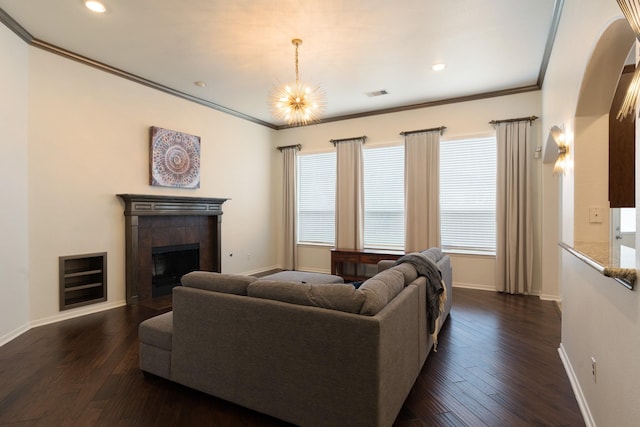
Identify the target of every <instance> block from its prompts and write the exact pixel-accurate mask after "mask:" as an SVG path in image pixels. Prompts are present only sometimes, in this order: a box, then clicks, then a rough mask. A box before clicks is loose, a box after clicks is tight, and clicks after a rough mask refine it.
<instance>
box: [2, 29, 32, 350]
mask: <svg viewBox="0 0 640 427" xmlns="http://www.w3.org/2000/svg"><path fill="white" fill-rule="evenodd" d="M28 67H29V51H28V48H27V46H26V45H25V44H24V43H23V42H22V40H20V39H19V38H18V37H17V36H16V35H15V34H13V33H12V32H11V31H10V30H9V29H7V28H6V27H5V26H3V25H0V135H2V136H0V153H2V154H1V155H0V182H2V185H0V199H2V208H1V209H0V236H2V237H0V345H2V344H3V343H5V342H6V341H8V340H10V339H12V338H14V337H15V336H16V335H17V334H19V333H21V332H22V331H24V330H25V328H26V327H27V323H28V320H29V273H28V264H29V261H28V255H29V254H28V246H27V236H28V228H27V218H28V200H27V183H28V181H29V176H28V173H27V122H28V120H27V95H28V93H29V88H28Z"/></svg>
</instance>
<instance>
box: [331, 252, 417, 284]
mask: <svg viewBox="0 0 640 427" xmlns="http://www.w3.org/2000/svg"><path fill="white" fill-rule="evenodd" d="M402 255H404V252H403V251H391V250H374V249H363V250H355V249H331V274H337V275H338V276H341V277H342V278H343V279H344V280H345V281H347V282H348V281H358V280H366V279H367V278H368V276H367V275H366V274H365V272H364V269H363V267H362V266H361V264H377V263H378V261H382V260H384V259H390V260H394V261H395V260H397V259H398V258H400V257H401V256H402ZM347 264H352V266H351V268H352V270H350V271H347V268H346V267H347Z"/></svg>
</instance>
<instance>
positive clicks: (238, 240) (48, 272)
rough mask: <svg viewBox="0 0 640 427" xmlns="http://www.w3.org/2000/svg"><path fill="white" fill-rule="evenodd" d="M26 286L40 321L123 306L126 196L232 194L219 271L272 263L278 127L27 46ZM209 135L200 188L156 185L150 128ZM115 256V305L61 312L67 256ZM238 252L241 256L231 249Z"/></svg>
mask: <svg viewBox="0 0 640 427" xmlns="http://www.w3.org/2000/svg"><path fill="white" fill-rule="evenodd" d="M29 52H30V64H29V150H28V160H29V167H28V177H29V179H28V181H29V185H28V194H29V250H30V256H29V271H30V279H29V283H30V285H29V287H30V305H31V314H30V319H31V321H32V323H33V324H40V323H46V322H49V321H53V320H58V319H60V317H61V316H71V315H74V314H81V313H84V312H86V311H95V310H98V309H100V308H108V307H112V306H114V305H119V304H122V303H123V301H124V299H125V283H124V278H125V265H124V260H125V254H124V215H123V203H122V201H121V200H120V199H118V198H117V197H116V194H118V193H133V194H172V195H180V196H203V197H224V198H230V199H231V200H229V201H227V202H226V203H225V204H224V205H223V211H224V215H223V217H222V250H223V257H222V270H223V271H224V272H230V273H239V272H251V271H253V270H261V269H263V268H268V267H271V266H274V265H275V263H276V257H275V254H274V251H273V247H274V245H275V237H274V236H275V234H274V232H273V230H272V229H271V227H269V226H268V224H270V223H271V222H272V212H271V209H270V206H271V199H272V197H273V194H272V193H273V191H272V185H271V175H272V173H271V162H270V158H271V157H270V156H271V150H272V144H271V139H272V136H273V132H274V131H273V130H271V129H268V128H265V127H263V126H259V125H256V124H252V123H250V122H247V121H246V120H241V119H238V118H235V117H233V116H230V115H227V114H224V113H221V112H218V111H215V110H212V109H210V108H206V107H203V106H200V105H198V104H195V103H192V102H188V101H185V100H182V99H180V98H177V97H174V96H170V95H167V94H164V93H162V92H159V91H157V90H153V89H150V88H147V87H145V86H142V85H139V84H135V83H132V82H130V81H128V80H125V79H122V78H118V77H115V76H113V75H111V74H108V73H104V72H102V71H99V70H96V69H94V68H91V67H88V66H85V65H82V64H79V63H77V62H74V61H70V60H67V59H64V58H62V57H59V56H56V55H52V54H50V53H48V52H45V51H42V50H39V49H36V48H30V50H29ZM150 126H160V127H164V128H168V129H173V130H177V131H181V132H187V133H191V134H194V135H198V136H200V137H201V183H200V189H197V190H188V189H171V188H162V187H151V186H150V185H149V176H148V174H149V150H148V147H149V127H150ZM102 251H106V252H107V254H108V302H106V303H103V304H96V305H92V306H87V307H86V308H83V309H76V310H71V311H67V312H64V313H62V314H61V313H59V310H58V257H59V256H61V255H73V254H83V253H91V252H102ZM231 253H233V256H230V254H231Z"/></svg>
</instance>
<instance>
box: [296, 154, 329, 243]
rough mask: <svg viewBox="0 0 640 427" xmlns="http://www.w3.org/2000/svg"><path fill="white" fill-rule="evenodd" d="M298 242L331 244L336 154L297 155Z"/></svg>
mask: <svg viewBox="0 0 640 427" xmlns="http://www.w3.org/2000/svg"><path fill="white" fill-rule="evenodd" d="M297 198H298V209H297V212H298V233H297V234H298V243H325V244H331V245H333V244H334V242H335V204H336V153H335V152H331V153H322V154H308V155H299V156H298V197H297Z"/></svg>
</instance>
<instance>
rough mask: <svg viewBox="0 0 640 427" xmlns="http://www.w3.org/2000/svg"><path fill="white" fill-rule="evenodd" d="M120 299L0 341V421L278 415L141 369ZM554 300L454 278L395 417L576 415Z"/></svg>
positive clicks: (492, 422)
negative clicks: (444, 313) (431, 343)
mask: <svg viewBox="0 0 640 427" xmlns="http://www.w3.org/2000/svg"><path fill="white" fill-rule="evenodd" d="M155 314H158V311H155V310H153V309H150V308H147V307H141V306H138V307H122V308H117V309H113V310H109V311H107V312H103V313H97V314H93V315H90V316H85V317H83V318H78V319H72V320H67V321H64V322H60V323H57V324H53V325H47V326H42V327H39V328H35V329H32V330H31V331H29V332H27V333H25V334H23V335H21V336H20V337H18V338H16V339H15V340H13V341H11V342H10V343H7V344H6V345H4V346H3V347H1V348H0V425H3V426H4V425H12V426H52V425H56V426H63V425H80V426H85V425H86V426H96V425H97V426H114V425H118V426H153V425H160V426H174V425H175V426H178V425H179V426H196V425H197V426H282V425H286V424H285V423H282V422H281V421H278V420H275V419H273V418H270V417H267V416H265V415H262V414H258V413H256V412H253V411H250V410H247V409H244V408H242V407H239V406H237V405H233V404H230V403H228V402H224V401H222V400H219V399H216V398H214V397H211V396H207V395H205V394H202V393H199V392H197V391H193V390H190V389H188V388H186V387H182V386H179V385H176V384H173V383H171V382H168V381H165V380H162V379H160V378H145V377H144V376H143V375H142V373H141V372H140V371H139V370H138V339H137V325H138V324H139V323H140V322H141V321H142V320H143V319H146V318H148V317H151V316H153V315H155ZM559 343H560V315H559V312H558V311H557V308H556V306H555V304H554V303H552V302H545V301H540V300H539V299H538V298H536V297H518V296H509V295H503V294H497V293H492V292H486V291H474V290H467V289H454V306H453V310H452V313H451V317H450V319H449V320H448V321H447V323H446V324H445V326H444V328H443V330H442V332H441V334H440V345H439V348H438V352H437V353H432V354H431V355H430V356H429V358H428V359H427V362H426V364H425V366H424V368H423V370H422V372H421V374H420V376H419V377H418V379H417V381H416V383H415V385H414V387H413V389H412V391H411V393H410V394H409V397H408V398H407V400H406V402H405V405H404V407H403V408H402V410H401V412H400V414H399V415H398V418H397V420H396V423H395V425H396V426H473V427H475V426H583V425H584V422H583V420H582V417H581V415H580V411H579V409H578V405H577V403H576V400H575V398H574V396H573V393H572V391H571V386H570V384H569V381H568V379H567V376H566V374H565V372H564V369H563V367H562V363H561V361H560V358H559V356H558V352H557V348H558V345H559Z"/></svg>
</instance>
